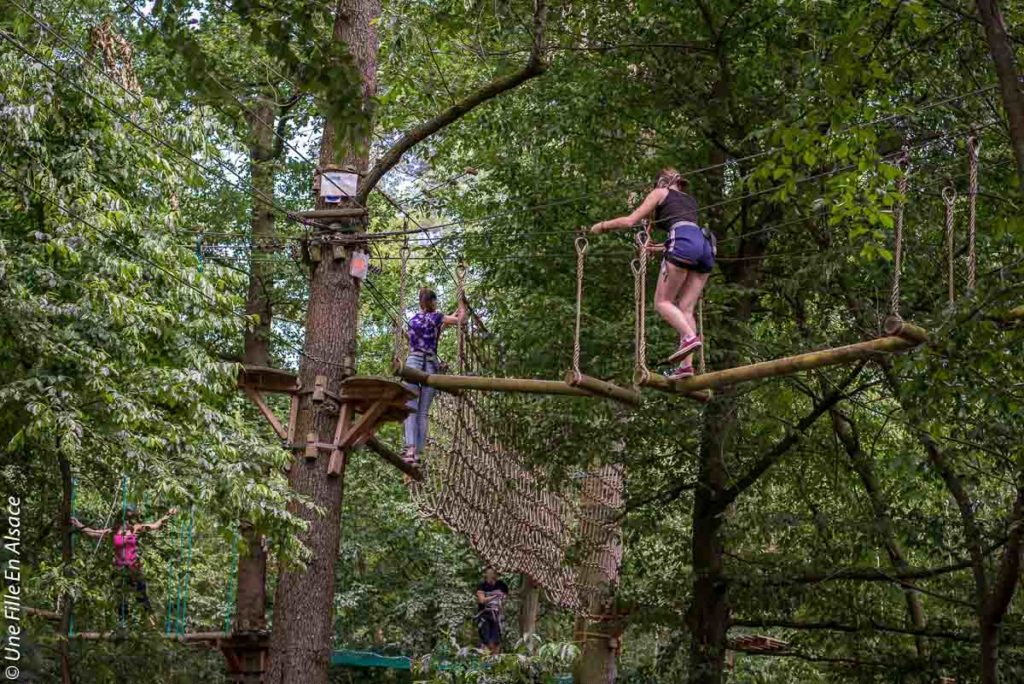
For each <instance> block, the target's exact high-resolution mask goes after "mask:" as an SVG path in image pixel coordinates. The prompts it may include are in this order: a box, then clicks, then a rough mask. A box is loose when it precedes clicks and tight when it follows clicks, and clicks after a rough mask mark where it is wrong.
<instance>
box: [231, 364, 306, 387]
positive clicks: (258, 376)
mask: <svg viewBox="0 0 1024 684" xmlns="http://www.w3.org/2000/svg"><path fill="white" fill-rule="evenodd" d="M238 386H239V387H251V388H253V389H254V390H256V391H258V392H274V393H281V394H290V393H292V392H295V391H297V390H298V389H299V378H298V376H297V375H296V374H295V373H292V372H291V371H286V370H281V369H280V368H269V367H267V366H253V365H247V364H246V365H243V366H242V370H241V371H239V373H238Z"/></svg>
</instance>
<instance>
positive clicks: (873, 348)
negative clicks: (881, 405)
mask: <svg viewBox="0 0 1024 684" xmlns="http://www.w3.org/2000/svg"><path fill="white" fill-rule="evenodd" d="M917 345H918V343H917V342H913V341H911V340H909V339H906V338H904V337H897V336H888V337H879V338H877V339H874V340H867V341H865V342H857V343H855V344H848V345H846V346H844V347H835V348H832V349H822V350H820V351H813V352H807V353H806V354H798V355H796V356H788V357H785V358H781V359H773V360H771V361H762V362H760V363H753V364H750V365H747V366H737V367H736V368H729V369H726V370H721V371H715V372H712V373H705V374H703V375H694V376H693V377H690V378H683V379H682V380H668V379H667V378H661V380H663V381H664V382H665V383H670V386H671V391H674V392H677V393H686V392H693V391H696V390H704V389H718V388H720V387H727V386H729V385H735V384H737V383H741V382H750V381H751V380H762V379H764V378H772V377H777V376H780V375H793V374H794V373H799V372H801V371H805V370H812V369H814V368H823V367H826V366H835V365H837V364H842V363H851V362H853V361H859V360H861V359H866V358H871V357H872V356H874V355H876V354H880V353H883V352H886V353H893V352H901V351H906V350H908V349H912V348H913V347H916V346H917ZM652 379H653V376H652ZM659 382H660V381H658V380H653V382H652V383H650V386H654V387H657V388H658V389H661V387H659V386H658V383H659ZM646 384H647V383H645V385H646Z"/></svg>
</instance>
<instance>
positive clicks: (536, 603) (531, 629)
mask: <svg viewBox="0 0 1024 684" xmlns="http://www.w3.org/2000/svg"><path fill="white" fill-rule="evenodd" d="M539 611H540V585H539V584H537V583H536V582H535V581H534V580H533V578H532V577H530V576H529V575H527V574H526V573H523V584H522V593H521V594H520V596H519V635H520V636H521V637H522V638H523V639H526V637H527V636H529V635H532V634H533V633H535V632H536V631H537V613H538V612H539Z"/></svg>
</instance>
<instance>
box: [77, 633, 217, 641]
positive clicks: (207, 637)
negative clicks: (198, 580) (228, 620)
mask: <svg viewBox="0 0 1024 684" xmlns="http://www.w3.org/2000/svg"><path fill="white" fill-rule="evenodd" d="M120 636H122V634H121V633H120V632H76V633H75V634H72V635H71V636H70V638H72V639H80V640H82V641H102V640H103V639H117V638H118V637H120ZM158 636H160V637H162V638H164V639H170V640H172V641H180V642H182V643H204V642H209V643H216V642H218V641H222V640H224V639H227V638H229V637H230V636H231V632H186V633H185V634H159V635H158Z"/></svg>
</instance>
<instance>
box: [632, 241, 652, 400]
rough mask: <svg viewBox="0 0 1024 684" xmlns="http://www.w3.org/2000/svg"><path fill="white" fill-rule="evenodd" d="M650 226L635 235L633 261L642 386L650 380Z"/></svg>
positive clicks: (638, 368)
mask: <svg viewBox="0 0 1024 684" xmlns="http://www.w3.org/2000/svg"><path fill="white" fill-rule="evenodd" d="M650 226H651V224H650V222H648V223H647V227H646V229H645V230H643V231H641V232H639V233H637V234H636V249H637V252H636V259H634V260H633V263H632V264H631V267H632V269H633V299H634V311H635V314H634V315H635V317H636V323H635V325H634V335H633V348H634V350H635V354H636V373H635V374H634V375H635V377H636V379H638V380H639V383H640V384H641V385H642V384H644V383H645V382H647V381H648V380H650V378H651V371H650V369H649V368H647V248H648V246H649V244H650V241H651V227H650Z"/></svg>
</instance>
